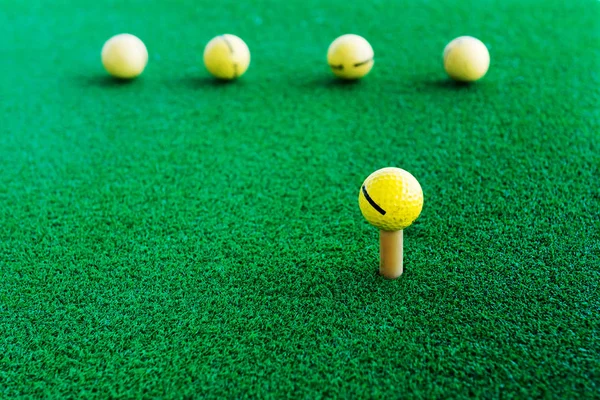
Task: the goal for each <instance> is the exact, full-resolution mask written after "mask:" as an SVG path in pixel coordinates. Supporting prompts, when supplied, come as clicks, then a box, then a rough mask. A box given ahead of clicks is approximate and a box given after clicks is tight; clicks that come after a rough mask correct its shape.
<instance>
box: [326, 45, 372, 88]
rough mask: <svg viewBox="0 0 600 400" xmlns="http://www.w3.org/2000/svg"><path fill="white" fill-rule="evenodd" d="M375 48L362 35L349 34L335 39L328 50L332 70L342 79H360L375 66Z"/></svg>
mask: <svg viewBox="0 0 600 400" xmlns="http://www.w3.org/2000/svg"><path fill="white" fill-rule="evenodd" d="M373 55H374V53H373V48H372V47H371V45H370V44H369V42H367V40H366V39H365V38H363V37H361V36H358V35H353V34H347V35H342V36H340V37H338V38H337V39H335V40H334V41H333V42H332V43H331V45H329V49H328V50H327V62H328V64H329V67H330V68H331V71H332V72H333V73H334V74H335V75H336V76H338V77H339V78H342V79H349V80H353V79H359V78H362V77H363V76H365V75H367V74H368V73H369V71H371V69H372V68H373V63H374V61H373Z"/></svg>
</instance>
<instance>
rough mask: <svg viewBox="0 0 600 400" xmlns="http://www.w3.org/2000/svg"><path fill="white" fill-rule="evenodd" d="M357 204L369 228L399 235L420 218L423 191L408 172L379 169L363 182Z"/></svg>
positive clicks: (396, 169) (390, 168)
mask: <svg viewBox="0 0 600 400" xmlns="http://www.w3.org/2000/svg"><path fill="white" fill-rule="evenodd" d="M365 191H366V193H367V195H368V196H369V198H370V199H371V202H370V201H369V200H368V199H367V197H366V196H365ZM372 203H374V204H375V205H376V206H374V205H373V204H372ZM358 204H359V206H360V211H361V212H362V215H363V216H364V217H365V219H366V220H367V221H368V222H369V223H370V224H371V225H373V226H376V227H377V228H379V229H381V230H384V231H399V230H402V229H404V228H406V227H408V226H409V225H411V224H412V223H413V222H414V221H415V220H416V219H417V218H418V217H419V214H421V210H422V209H423V190H422V189H421V185H420V184H419V182H418V181H417V180H416V179H415V177H414V176H412V175H411V174H410V173H409V172H407V171H405V170H403V169H400V168H393V167H388V168H382V169H380V170H377V171H375V172H373V173H372V174H371V175H369V176H368V177H367V179H366V180H365V181H364V183H363V185H362V186H361V188H360V191H359V195H358ZM377 207H379V210H378V209H377ZM383 212H384V213H385V214H383Z"/></svg>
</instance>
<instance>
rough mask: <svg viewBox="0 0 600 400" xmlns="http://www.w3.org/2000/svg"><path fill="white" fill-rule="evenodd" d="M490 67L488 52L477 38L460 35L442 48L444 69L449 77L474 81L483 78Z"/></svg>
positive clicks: (463, 80)
mask: <svg viewBox="0 0 600 400" xmlns="http://www.w3.org/2000/svg"><path fill="white" fill-rule="evenodd" d="M489 67H490V53H489V52H488V49H487V47H485V44H483V43H482V42H481V41H480V40H479V39H476V38H474V37H471V36H461V37H458V38H456V39H454V40H453V41H451V42H450V43H448V45H447V46H446V48H445V49H444V69H446V72H447V73H448V75H450V78H452V79H454V80H456V81H460V82H474V81H476V80H479V79H481V78H483V76H484V75H485V74H486V73H487V71H488V68H489Z"/></svg>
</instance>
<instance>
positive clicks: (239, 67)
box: [204, 34, 250, 80]
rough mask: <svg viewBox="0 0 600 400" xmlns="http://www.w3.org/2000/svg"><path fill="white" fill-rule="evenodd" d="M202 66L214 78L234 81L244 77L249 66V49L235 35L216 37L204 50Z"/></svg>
mask: <svg viewBox="0 0 600 400" xmlns="http://www.w3.org/2000/svg"><path fill="white" fill-rule="evenodd" d="M204 65H205V66H206V69H207V70H208V72H210V73H211V74H212V75H213V76H214V77H216V78H219V79H224V80H231V79H236V78H238V77H240V76H242V75H244V73H245V72H246V70H247V69H248V66H249V65H250V49H248V46H247V45H246V43H245V42H244V41H243V40H242V39H240V38H239V37H237V36H235V35H230V34H225V35H220V36H217V37H215V38H213V39H212V40H211V41H210V42H208V44H207V45H206V47H205V48H204Z"/></svg>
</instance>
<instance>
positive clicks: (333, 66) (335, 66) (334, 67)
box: [329, 64, 344, 71]
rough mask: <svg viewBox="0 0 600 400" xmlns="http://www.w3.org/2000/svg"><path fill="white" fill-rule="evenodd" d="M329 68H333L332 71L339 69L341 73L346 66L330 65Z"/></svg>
mask: <svg viewBox="0 0 600 400" xmlns="http://www.w3.org/2000/svg"><path fill="white" fill-rule="evenodd" d="M329 66H330V67H331V69H337V70H338V71H341V70H343V69H344V66H343V65H342V64H340V65H331V64H329Z"/></svg>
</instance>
